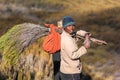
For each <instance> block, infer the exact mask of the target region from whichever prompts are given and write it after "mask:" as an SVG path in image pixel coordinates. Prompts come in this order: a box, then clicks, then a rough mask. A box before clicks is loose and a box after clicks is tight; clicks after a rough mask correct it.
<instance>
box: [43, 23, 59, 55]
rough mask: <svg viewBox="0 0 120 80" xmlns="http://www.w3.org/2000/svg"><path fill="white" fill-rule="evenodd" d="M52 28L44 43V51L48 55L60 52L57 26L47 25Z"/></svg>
mask: <svg viewBox="0 0 120 80" xmlns="http://www.w3.org/2000/svg"><path fill="white" fill-rule="evenodd" d="M45 26H47V27H49V28H50V34H48V35H47V36H46V38H45V40H44V42H43V49H44V50H45V51H46V52H48V53H51V54H53V53H55V52H56V51H58V50H60V40H61V38H60V34H59V33H58V32H56V28H57V26H55V25H54V24H45Z"/></svg>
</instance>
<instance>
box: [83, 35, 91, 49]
mask: <svg viewBox="0 0 120 80" xmlns="http://www.w3.org/2000/svg"><path fill="white" fill-rule="evenodd" d="M90 43H91V42H90V36H89V35H88V34H86V35H85V41H84V47H85V48H89V47H90Z"/></svg>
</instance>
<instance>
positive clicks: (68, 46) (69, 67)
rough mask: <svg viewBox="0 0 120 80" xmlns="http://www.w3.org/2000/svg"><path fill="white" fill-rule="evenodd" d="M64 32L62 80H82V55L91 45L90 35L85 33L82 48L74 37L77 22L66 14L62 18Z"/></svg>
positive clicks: (62, 35)
mask: <svg viewBox="0 0 120 80" xmlns="http://www.w3.org/2000/svg"><path fill="white" fill-rule="evenodd" d="M62 27H63V32H62V34H61V64H60V72H61V73H60V76H61V80H80V73H81V69H82V64H81V62H80V57H81V56H82V55H84V54H86V53H87V50H86V49H87V48H89V47H90V40H89V35H88V34H85V36H84V37H85V42H84V44H83V46H81V47H80V48H78V47H77V44H76V41H75V39H74V38H72V36H71V33H73V31H74V27H75V22H74V20H73V19H72V18H71V17H70V16H65V17H64V18H63V20H62Z"/></svg>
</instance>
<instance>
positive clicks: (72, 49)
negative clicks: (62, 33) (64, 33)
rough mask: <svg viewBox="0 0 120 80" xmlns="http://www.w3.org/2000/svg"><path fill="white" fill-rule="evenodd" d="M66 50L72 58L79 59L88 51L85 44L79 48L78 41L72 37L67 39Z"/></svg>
mask: <svg viewBox="0 0 120 80" xmlns="http://www.w3.org/2000/svg"><path fill="white" fill-rule="evenodd" d="M64 50H65V52H66V54H67V55H68V56H69V57H70V58H71V59H78V58H80V57H81V56H82V55H84V54H86V53H87V50H86V48H85V47H84V46H81V47H80V48H78V47H77V45H76V43H75V42H74V41H73V40H72V39H67V40H66V41H65V43H64Z"/></svg>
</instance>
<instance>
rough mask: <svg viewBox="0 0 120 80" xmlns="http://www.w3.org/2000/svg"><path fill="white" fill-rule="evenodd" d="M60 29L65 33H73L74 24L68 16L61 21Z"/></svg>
mask: <svg viewBox="0 0 120 80" xmlns="http://www.w3.org/2000/svg"><path fill="white" fill-rule="evenodd" d="M62 27H63V29H64V30H65V31H66V32H68V33H72V32H73V31H74V27H75V22H74V20H73V19H72V18H71V17H70V16H65V17H64V18H63V20H62Z"/></svg>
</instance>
